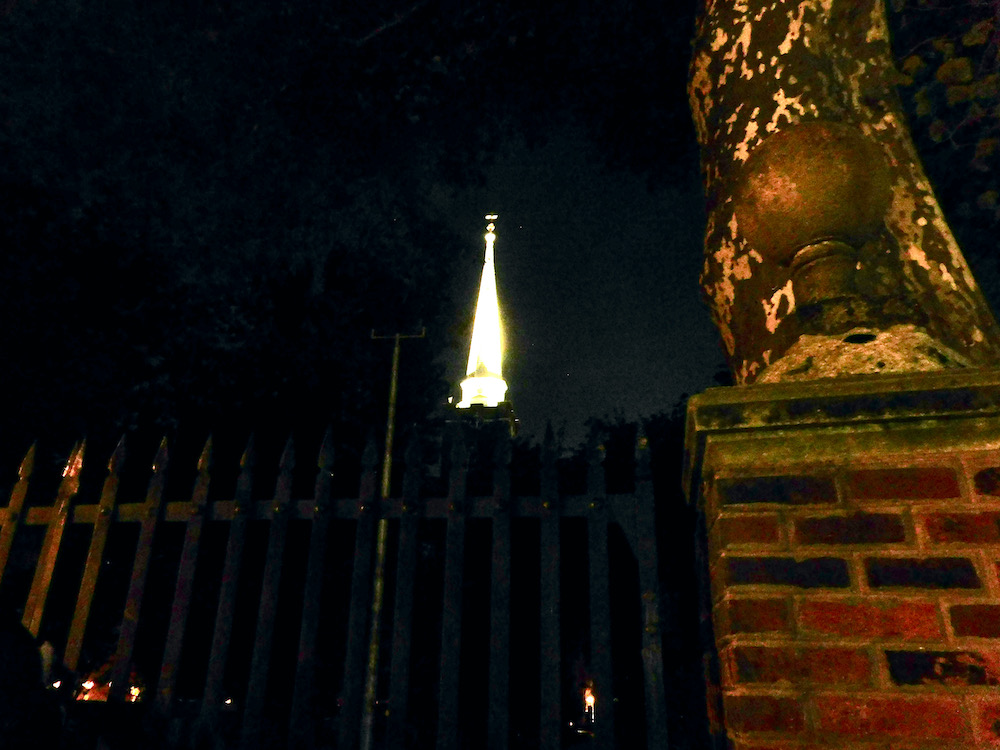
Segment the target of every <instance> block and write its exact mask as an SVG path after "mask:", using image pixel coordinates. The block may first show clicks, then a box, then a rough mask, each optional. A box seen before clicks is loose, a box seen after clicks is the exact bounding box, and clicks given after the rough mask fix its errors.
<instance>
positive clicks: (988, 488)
mask: <svg viewBox="0 0 1000 750" xmlns="http://www.w3.org/2000/svg"><path fill="white" fill-rule="evenodd" d="M973 482H974V483H975V485H976V492H978V493H979V494H980V495H992V496H994V497H997V496H1000V467H998V466H993V467H991V468H989V469H983V470H982V471H978V472H976V476H975V478H974V479H973Z"/></svg>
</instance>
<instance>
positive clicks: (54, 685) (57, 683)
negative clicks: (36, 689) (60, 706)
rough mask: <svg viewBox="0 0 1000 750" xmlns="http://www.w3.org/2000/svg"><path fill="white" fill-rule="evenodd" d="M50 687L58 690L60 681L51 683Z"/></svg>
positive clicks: (60, 685) (60, 684)
mask: <svg viewBox="0 0 1000 750" xmlns="http://www.w3.org/2000/svg"><path fill="white" fill-rule="evenodd" d="M52 687H54V688H55V689H56V690H58V689H59V688H61V687H62V680H56V681H55V682H53V683H52Z"/></svg>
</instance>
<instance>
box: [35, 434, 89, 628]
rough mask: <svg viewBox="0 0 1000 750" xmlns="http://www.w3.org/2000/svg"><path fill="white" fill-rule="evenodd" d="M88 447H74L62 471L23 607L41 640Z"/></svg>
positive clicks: (77, 445) (84, 443)
mask: <svg viewBox="0 0 1000 750" xmlns="http://www.w3.org/2000/svg"><path fill="white" fill-rule="evenodd" d="M86 443H87V441H86V440H82V441H80V442H79V443H77V444H76V445H75V446H73V450H72V452H71V453H70V456H69V460H67V461H66V467H65V468H64V469H63V478H62V481H61V482H60V483H59V491H58V493H57V495H56V502H55V504H54V505H53V506H52V512H53V514H54V515H53V516H52V518H51V520H50V521H49V524H48V528H47V529H46V531H45V541H44V542H42V552H41V555H40V556H39V560H38V566H37V567H36V568H35V575H34V578H32V581H31V590H30V591H29V592H28V601H27V602H26V603H25V605H24V617H23V619H22V622H23V624H24V627H26V628H27V629H28V630H29V631H30V632H31V634H32V635H33V636H35V637H36V638H37V637H38V631H39V630H40V629H41V627H42V616H43V614H44V613H45V600H46V599H47V598H48V595H49V587H50V586H51V585H52V573H53V572H54V571H55V569H56V558H57V557H58V556H59V547H60V546H61V545H62V539H63V534H64V532H65V531H66V520H67V519H68V518H69V509H70V504H71V503H72V501H73V498H74V496H76V493H77V492H78V491H79V489H80V470H81V469H82V468H83V451H84V448H85V446H86Z"/></svg>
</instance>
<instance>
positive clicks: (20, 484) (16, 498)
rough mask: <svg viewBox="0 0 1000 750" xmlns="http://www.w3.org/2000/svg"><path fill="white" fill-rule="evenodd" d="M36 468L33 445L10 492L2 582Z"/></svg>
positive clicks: (0, 536) (0, 538) (0, 559)
mask: <svg viewBox="0 0 1000 750" xmlns="http://www.w3.org/2000/svg"><path fill="white" fill-rule="evenodd" d="M34 468H35V446H34V444H32V446H31V447H30V448H28V452H27V453H25V454H24V458H23V459H21V465H20V466H19V467H18V469H17V483H16V484H15V485H14V488H13V489H12V490H11V491H10V502H9V503H8V504H7V520H6V521H4V524H3V528H2V529H0V581H3V573H4V571H5V570H6V569H7V560H8V559H10V550H11V548H12V547H13V546H14V534H15V533H17V529H18V527H19V526H20V525H21V517H22V516H23V512H24V498H25V497H26V496H27V494H28V481H29V480H30V479H31V472H32V471H33V470H34Z"/></svg>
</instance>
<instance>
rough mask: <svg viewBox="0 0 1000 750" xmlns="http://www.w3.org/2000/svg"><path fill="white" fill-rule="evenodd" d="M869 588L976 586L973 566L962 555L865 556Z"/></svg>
mask: <svg viewBox="0 0 1000 750" xmlns="http://www.w3.org/2000/svg"><path fill="white" fill-rule="evenodd" d="M865 571H866V572H867V574H868V585H869V586H871V587H872V588H886V587H890V586H900V587H907V588H921V589H978V588H981V587H982V582H981V581H980V580H979V575H978V574H977V573H976V567H975V565H973V564H972V561H971V560H969V559H967V558H965V557H926V558H917V557H866V558H865Z"/></svg>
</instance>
